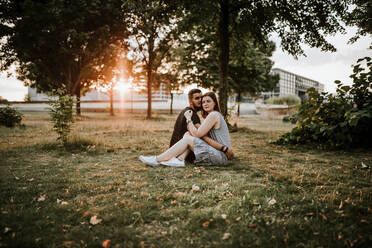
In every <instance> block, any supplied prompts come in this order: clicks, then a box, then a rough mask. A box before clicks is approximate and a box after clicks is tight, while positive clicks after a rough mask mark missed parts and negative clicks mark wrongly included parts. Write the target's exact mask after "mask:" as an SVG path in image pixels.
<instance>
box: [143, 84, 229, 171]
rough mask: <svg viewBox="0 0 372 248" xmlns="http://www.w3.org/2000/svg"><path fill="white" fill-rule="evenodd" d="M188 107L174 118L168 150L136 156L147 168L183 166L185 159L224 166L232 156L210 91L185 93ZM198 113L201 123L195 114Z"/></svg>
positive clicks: (218, 110)
mask: <svg viewBox="0 0 372 248" xmlns="http://www.w3.org/2000/svg"><path fill="white" fill-rule="evenodd" d="M188 97H189V105H190V106H189V107H186V108H185V109H184V110H183V111H182V112H181V113H180V114H179V115H178V118H177V121H176V123H175V125H174V130H173V134H172V138H171V143H170V148H169V149H168V150H166V151H165V152H163V153H162V154H160V155H158V156H142V155H141V156H140V157H139V158H140V160H141V161H142V162H143V163H145V164H147V165H150V166H158V165H166V166H171V167H183V166H185V160H187V161H188V162H191V163H195V164H196V165H227V164H228V160H230V159H232V158H233V156H234V153H233V150H232V148H231V143H230V135H229V130H228V127H227V124H226V121H225V120H224V118H223V116H222V114H221V111H220V107H219V104H218V101H217V97H216V95H215V94H214V93H213V92H208V93H206V94H204V95H202V93H201V91H200V90H199V89H192V90H190V91H189V93H188ZM199 110H201V111H202V113H201V114H202V117H203V119H204V121H203V123H202V124H200V118H199V116H198V115H197V112H198V111H199Z"/></svg>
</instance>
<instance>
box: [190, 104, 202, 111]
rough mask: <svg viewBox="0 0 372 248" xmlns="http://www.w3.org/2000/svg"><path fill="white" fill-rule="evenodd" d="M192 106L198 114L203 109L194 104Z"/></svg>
mask: <svg viewBox="0 0 372 248" xmlns="http://www.w3.org/2000/svg"><path fill="white" fill-rule="evenodd" d="M192 106H193V107H194V109H195V111H196V112H198V111H200V110H201V109H202V107H201V106H200V107H198V106H196V105H195V104H194V103H193V104H192Z"/></svg>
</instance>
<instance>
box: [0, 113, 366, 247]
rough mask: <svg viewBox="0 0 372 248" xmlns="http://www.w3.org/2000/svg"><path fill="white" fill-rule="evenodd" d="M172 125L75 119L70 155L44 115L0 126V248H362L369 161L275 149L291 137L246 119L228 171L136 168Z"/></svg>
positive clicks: (94, 116) (163, 143)
mask: <svg viewBox="0 0 372 248" xmlns="http://www.w3.org/2000/svg"><path fill="white" fill-rule="evenodd" d="M175 118H176V116H175V115H173V116H169V115H158V116H157V117H156V118H155V119H153V120H145V118H144V116H142V115H117V116H115V117H110V116H108V114H107V113H84V115H83V117H81V118H79V120H77V122H76V123H75V124H74V132H73V135H72V141H71V144H70V145H69V146H68V149H67V150H66V149H65V148H62V147H60V146H59V145H58V143H56V141H55V140H56V134H55V133H54V132H53V131H51V124H50V123H49V122H48V119H49V116H48V115H47V113H37V112H27V113H25V117H24V122H23V123H24V124H25V125H26V128H23V129H22V128H15V129H8V128H5V127H0V187H1V195H0V247H102V246H105V245H107V244H108V241H107V240H109V241H110V247H343V246H346V247H370V245H371V242H372V228H371V224H372V180H371V167H372V152H371V151H367V150H353V151H328V150H316V149H315V148H313V147H295V146H294V147H288V146H287V147H283V146H277V145H274V144H271V143H270V141H273V140H275V139H276V138H277V137H278V136H279V135H280V134H282V133H284V132H286V131H289V130H290V129H291V127H292V126H291V125H290V124H285V123H282V122H281V120H280V119H278V118H264V117H250V118H242V119H241V120H240V123H239V124H240V127H241V128H240V130H239V131H238V132H235V133H231V138H232V144H233V147H234V150H235V152H236V158H235V159H234V160H233V161H232V163H231V165H230V166H228V167H195V166H193V165H192V164H188V165H187V166H186V168H169V167H158V168H151V167H147V166H145V165H143V164H142V163H141V162H140V161H139V159H138V156H139V155H140V154H144V155H151V154H156V153H159V152H160V151H163V150H164V149H166V148H167V147H168V144H169V140H170V136H171V132H172V128H173V122H174V121H175ZM366 166H367V168H365V167H366ZM104 241H106V242H105V243H104ZM102 243H103V244H102Z"/></svg>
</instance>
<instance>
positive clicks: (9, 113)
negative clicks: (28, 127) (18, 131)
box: [0, 105, 23, 127]
mask: <svg viewBox="0 0 372 248" xmlns="http://www.w3.org/2000/svg"><path fill="white" fill-rule="evenodd" d="M22 116H23V115H22V114H21V113H20V112H19V111H18V110H16V109H15V108H12V107H11V106H10V105H7V106H6V107H2V108H0V125H2V126H6V127H15V126H16V125H21V121H22Z"/></svg>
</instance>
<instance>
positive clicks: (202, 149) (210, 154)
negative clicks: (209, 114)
mask: <svg viewBox="0 0 372 248" xmlns="http://www.w3.org/2000/svg"><path fill="white" fill-rule="evenodd" d="M217 113H218V116H219V118H220V128H218V129H214V128H212V129H211V130H210V131H209V136H210V137H211V138H212V139H214V140H215V141H217V142H218V143H220V144H222V145H225V146H227V147H229V148H231V144H230V135H229V129H228V127H227V124H226V121H225V120H224V118H223V116H222V115H221V114H220V113H219V112H217ZM194 153H195V161H194V163H195V164H197V165H227V164H228V160H227V157H226V154H225V153H223V152H221V151H219V150H217V149H215V148H213V147H212V146H210V145H208V144H207V143H206V142H205V141H204V140H202V139H200V138H194Z"/></svg>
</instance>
